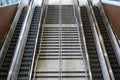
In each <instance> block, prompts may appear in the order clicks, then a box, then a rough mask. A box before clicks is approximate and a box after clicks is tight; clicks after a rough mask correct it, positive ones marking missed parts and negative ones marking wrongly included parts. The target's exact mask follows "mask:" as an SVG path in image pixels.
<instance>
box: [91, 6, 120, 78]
mask: <svg viewBox="0 0 120 80" xmlns="http://www.w3.org/2000/svg"><path fill="white" fill-rule="evenodd" d="M93 9H94V13H95V16H96V19H97V22H98V26H99V29H100V32H101V34H102V37H103V40H104V45H105V48H106V51H107V54H108V58H109V61H110V65H111V68H112V70H113V74H114V77H115V80H120V65H119V63H118V61H117V58H116V55H115V51H114V49H113V47H112V43H111V41H110V38H109V35H108V33H107V30H106V28H105V25H104V22H103V20H102V17H101V14H100V11H99V8H98V7H97V6H94V7H93Z"/></svg>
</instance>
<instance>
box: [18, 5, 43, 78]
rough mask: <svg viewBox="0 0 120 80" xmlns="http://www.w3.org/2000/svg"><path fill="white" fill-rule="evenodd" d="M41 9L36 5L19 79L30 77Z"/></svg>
mask: <svg viewBox="0 0 120 80" xmlns="http://www.w3.org/2000/svg"><path fill="white" fill-rule="evenodd" d="M40 11H41V8H40V7H38V6H37V7H35V9H34V13H33V17H32V21H31V25H30V29H29V33H28V37H27V43H26V46H25V50H24V54H23V57H22V62H21V66H20V70H19V73H18V78H17V80H28V79H29V75H30V70H31V65H32V60H33V53H34V47H35V41H36V36H37V31H38V25H39V20H40Z"/></svg>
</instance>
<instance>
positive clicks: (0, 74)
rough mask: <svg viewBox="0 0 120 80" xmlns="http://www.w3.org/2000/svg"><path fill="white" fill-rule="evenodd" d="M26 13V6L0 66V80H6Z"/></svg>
mask: <svg viewBox="0 0 120 80" xmlns="http://www.w3.org/2000/svg"><path fill="white" fill-rule="evenodd" d="M26 13H27V6H25V7H23V10H22V12H21V15H20V18H19V21H18V23H17V26H16V28H15V31H14V34H13V36H12V39H11V42H10V45H9V47H8V50H7V53H6V56H5V58H4V61H3V64H2V66H1V69H0V79H1V80H6V78H7V76H8V72H9V69H10V66H11V62H12V58H13V56H14V50H15V48H16V44H17V41H18V37H19V34H20V31H21V28H22V24H23V21H24V19H25V16H26Z"/></svg>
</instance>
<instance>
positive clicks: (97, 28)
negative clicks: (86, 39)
mask: <svg viewBox="0 0 120 80" xmlns="http://www.w3.org/2000/svg"><path fill="white" fill-rule="evenodd" d="M88 2H89V6H90V9H91V14H92V17H93V20H94V23H95V27H96V30H97V33H98V37H99V41H100V44H101V47H102V51H103V53H104V58H105V61H106V64H107V68H108V72H109V75H110V78H111V79H112V80H114V79H115V78H114V75H113V71H112V68H111V66H110V61H109V58H108V55H107V51H106V49H105V45H104V40H103V37H102V34H101V32H100V29H99V25H98V23H97V19H96V17H95V13H94V10H93V3H92V1H91V0H88Z"/></svg>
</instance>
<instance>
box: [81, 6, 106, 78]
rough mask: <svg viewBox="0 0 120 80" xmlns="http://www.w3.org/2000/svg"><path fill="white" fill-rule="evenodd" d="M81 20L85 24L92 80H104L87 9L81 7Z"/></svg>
mask: <svg viewBox="0 0 120 80" xmlns="http://www.w3.org/2000/svg"><path fill="white" fill-rule="evenodd" d="M81 18H82V22H83V29H84V34H85V40H86V45H87V51H88V55H89V61H90V67H91V73H92V78H93V80H104V79H103V75H102V71H101V67H100V62H99V59H98V54H97V50H96V45H95V41H94V37H93V33H92V29H91V25H90V21H89V17H88V13H87V10H86V7H81Z"/></svg>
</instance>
